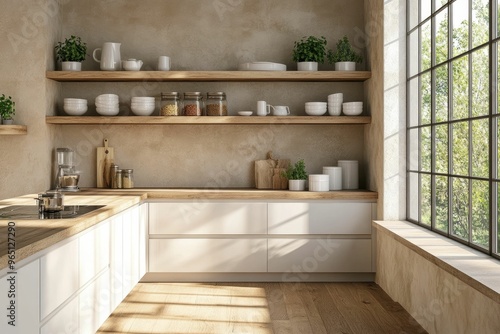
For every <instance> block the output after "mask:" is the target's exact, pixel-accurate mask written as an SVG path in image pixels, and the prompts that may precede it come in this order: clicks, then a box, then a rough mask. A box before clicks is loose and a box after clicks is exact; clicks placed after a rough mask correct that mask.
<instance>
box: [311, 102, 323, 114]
mask: <svg viewBox="0 0 500 334" xmlns="http://www.w3.org/2000/svg"><path fill="white" fill-rule="evenodd" d="M324 113H326V102H306V114H308V115H310V116H321V115H323V114H324Z"/></svg>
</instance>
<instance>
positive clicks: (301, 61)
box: [292, 36, 326, 71]
mask: <svg viewBox="0 0 500 334" xmlns="http://www.w3.org/2000/svg"><path fill="white" fill-rule="evenodd" d="M325 55H326V39H325V37H323V36H321V37H315V36H309V37H307V38H306V37H302V39H301V40H300V41H296V42H295V44H294V47H293V53H292V56H293V61H295V62H297V70H298V71H317V70H318V63H320V64H322V63H323V62H324V61H325Z"/></svg>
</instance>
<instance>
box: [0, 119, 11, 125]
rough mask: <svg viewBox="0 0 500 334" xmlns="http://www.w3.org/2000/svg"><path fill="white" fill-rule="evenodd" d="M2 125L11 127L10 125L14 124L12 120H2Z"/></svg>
mask: <svg viewBox="0 0 500 334" xmlns="http://www.w3.org/2000/svg"><path fill="white" fill-rule="evenodd" d="M2 124H3V125H12V124H14V120H13V119H2Z"/></svg>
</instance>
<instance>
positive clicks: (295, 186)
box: [288, 180, 306, 191]
mask: <svg viewBox="0 0 500 334" xmlns="http://www.w3.org/2000/svg"><path fill="white" fill-rule="evenodd" d="M305 189H306V180H288V190H294V191H302V190H305Z"/></svg>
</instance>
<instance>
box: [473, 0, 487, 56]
mask: <svg viewBox="0 0 500 334" xmlns="http://www.w3.org/2000/svg"><path fill="white" fill-rule="evenodd" d="M488 2H489V0H473V1H472V47H476V46H478V45H481V44H483V43H486V42H487V41H488V39H489V31H488V30H489V22H490V16H489V8H488Z"/></svg>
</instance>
